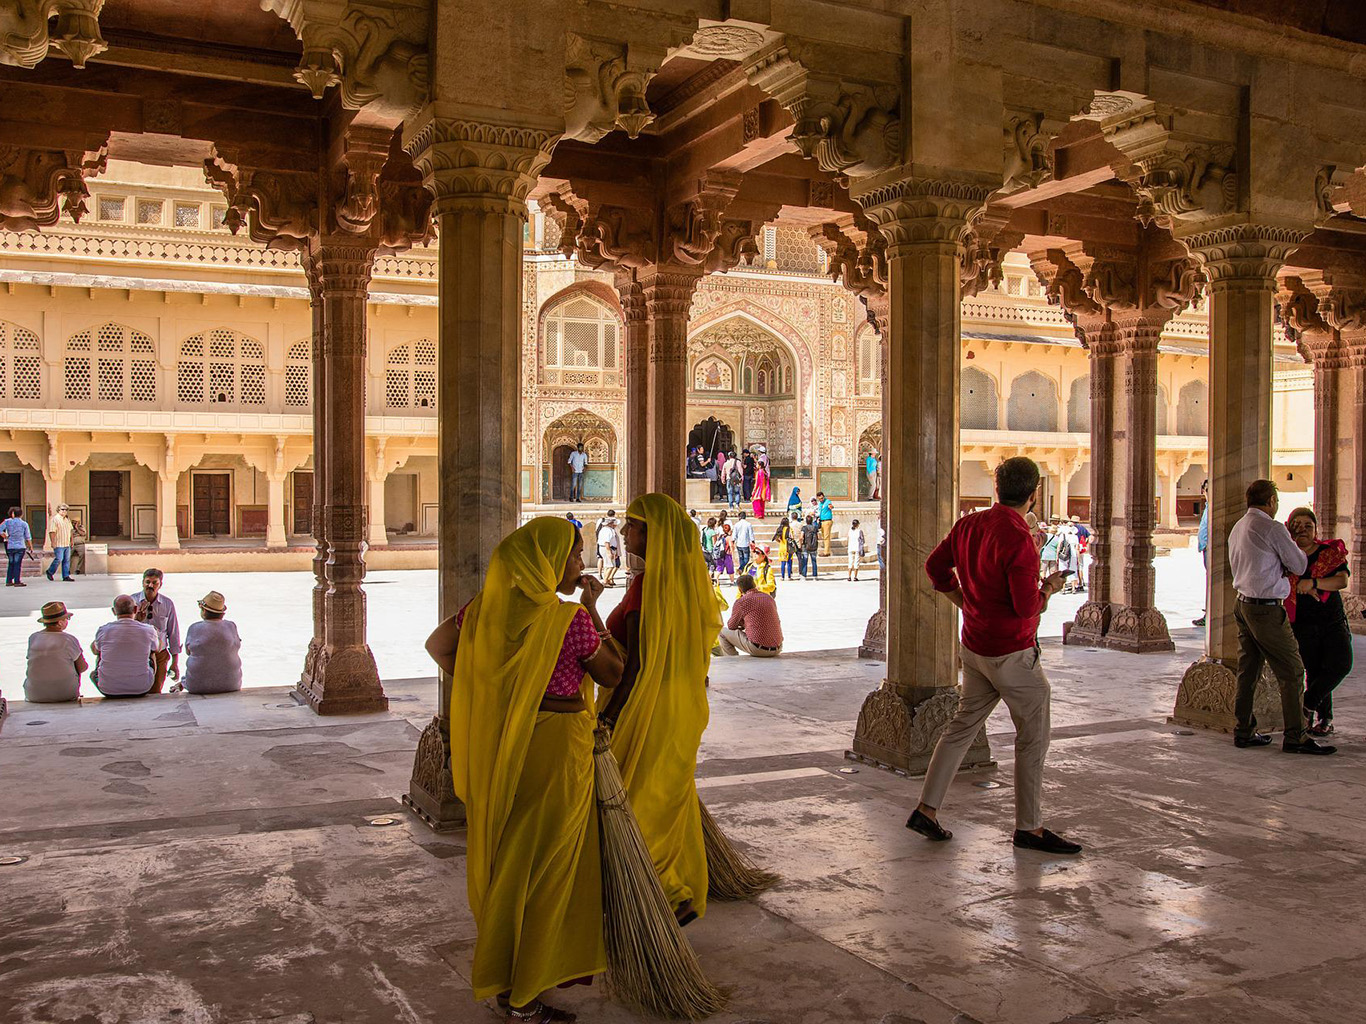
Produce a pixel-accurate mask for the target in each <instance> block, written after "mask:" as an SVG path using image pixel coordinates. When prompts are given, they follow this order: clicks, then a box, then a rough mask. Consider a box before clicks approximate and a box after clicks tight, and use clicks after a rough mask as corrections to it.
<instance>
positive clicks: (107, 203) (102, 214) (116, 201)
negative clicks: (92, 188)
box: [96, 196, 124, 220]
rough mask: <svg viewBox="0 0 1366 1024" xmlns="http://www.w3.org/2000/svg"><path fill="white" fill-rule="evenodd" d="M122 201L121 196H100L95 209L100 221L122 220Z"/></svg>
mask: <svg viewBox="0 0 1366 1024" xmlns="http://www.w3.org/2000/svg"><path fill="white" fill-rule="evenodd" d="M123 208H124V200H123V198H122V197H121V196H100V199H99V203H98V204H97V206H96V209H97V210H98V211H99V214H98V216H99V219H100V220H123Z"/></svg>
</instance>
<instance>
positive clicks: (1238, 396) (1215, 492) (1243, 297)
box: [1172, 224, 1301, 732]
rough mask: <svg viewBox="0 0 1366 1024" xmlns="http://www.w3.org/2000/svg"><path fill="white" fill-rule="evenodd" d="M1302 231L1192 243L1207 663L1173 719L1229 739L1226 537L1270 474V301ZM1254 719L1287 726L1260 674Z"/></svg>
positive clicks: (1217, 233) (1200, 238)
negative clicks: (1205, 531) (1202, 291)
mask: <svg viewBox="0 0 1366 1024" xmlns="http://www.w3.org/2000/svg"><path fill="white" fill-rule="evenodd" d="M1300 237H1301V236H1300V234H1299V233H1298V232H1294V231H1289V230H1284V229H1278V228H1271V227H1265V226H1261V225H1255V224H1241V225H1235V226H1232V227H1228V228H1221V229H1216V230H1213V231H1206V232H1201V233H1199V234H1195V235H1192V236H1191V237H1189V238H1187V239H1186V242H1187V245H1188V246H1189V247H1190V249H1191V252H1192V253H1195V254H1197V255H1198V256H1199V258H1200V260H1201V262H1202V264H1203V267H1204V271H1205V276H1206V278H1207V279H1208V280H1209V336H1210V431H1209V459H1210V474H1209V481H1210V494H1209V500H1210V524H1209V525H1210V543H1209V581H1210V582H1209V587H1210V592H1209V604H1208V611H1207V613H1206V616H1207V619H1208V626H1207V627H1206V640H1205V656H1204V657H1203V658H1201V659H1200V660H1199V661H1196V662H1195V663H1194V664H1192V665H1191V666H1190V667H1189V668H1188V669H1186V672H1185V675H1184V676H1183V677H1182V679H1181V686H1180V688H1179V689H1178V691H1177V695H1176V706H1175V709H1174V710H1173V712H1172V720H1173V721H1176V722H1180V723H1183V724H1189V725H1200V726H1205V727H1208V728H1215V729H1221V730H1223V731H1226V732H1231V731H1232V729H1233V726H1234V724H1235V718H1234V714H1233V700H1234V693H1235V673H1236V670H1237V665H1238V629H1237V623H1235V622H1234V619H1233V607H1234V600H1235V598H1236V595H1235V593H1234V590H1233V580H1232V571H1231V570H1230V568H1229V563H1228V534H1229V530H1231V529H1232V528H1233V524H1234V523H1235V522H1237V520H1238V519H1239V518H1241V516H1242V515H1243V514H1244V513H1245V511H1246V508H1247V501H1246V495H1245V492H1246V490H1247V485H1248V484H1250V483H1251V482H1252V481H1253V480H1257V479H1264V478H1266V477H1268V476H1270V473H1271V356H1272V348H1271V346H1272V297H1273V295H1274V293H1275V289H1276V272H1277V270H1278V269H1279V267H1280V266H1281V264H1282V263H1283V262H1284V261H1285V257H1286V255H1287V254H1288V253H1289V252H1290V250H1291V249H1292V248H1293V247H1294V245H1295V244H1296V243H1297V242H1298V241H1299V238H1300ZM1254 713H1255V714H1256V716H1257V721H1258V724H1259V725H1260V726H1261V727H1262V728H1263V729H1276V728H1279V727H1280V726H1281V714H1280V701H1279V698H1278V697H1277V696H1276V695H1275V693H1274V686H1273V685H1272V684H1270V683H1269V681H1268V680H1267V677H1266V676H1265V675H1263V680H1262V683H1261V684H1259V686H1258V688H1257V695H1256V703H1255V708H1254Z"/></svg>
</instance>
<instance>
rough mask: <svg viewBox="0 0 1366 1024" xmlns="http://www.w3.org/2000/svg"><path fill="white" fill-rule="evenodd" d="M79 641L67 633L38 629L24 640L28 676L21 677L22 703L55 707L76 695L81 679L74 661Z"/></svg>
mask: <svg viewBox="0 0 1366 1024" xmlns="http://www.w3.org/2000/svg"><path fill="white" fill-rule="evenodd" d="M80 657H81V642H80V641H79V640H77V639H76V638H75V637H74V636H72V635H71V634H70V633H53V632H51V631H49V630H46V629H44V630H39V631H38V632H37V633H34V634H33V635H32V636H30V637H29V638H28V674H27V675H26V676H24V700H27V701H32V702H33V703H35V704H55V703H56V702H58V701H63V700H75V699H76V698H77V697H78V696H80V692H81V679H80V676H78V675H77V674H76V662H77V661H78V660H79V659H80Z"/></svg>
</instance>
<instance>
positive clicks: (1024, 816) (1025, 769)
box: [920, 647, 1051, 831]
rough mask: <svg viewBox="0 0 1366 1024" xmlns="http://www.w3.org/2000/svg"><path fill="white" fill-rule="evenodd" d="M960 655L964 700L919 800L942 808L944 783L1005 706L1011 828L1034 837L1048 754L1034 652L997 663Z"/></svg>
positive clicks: (1044, 694)
mask: <svg viewBox="0 0 1366 1024" xmlns="http://www.w3.org/2000/svg"><path fill="white" fill-rule="evenodd" d="M959 649H960V651H961V652H962V655H963V696H962V698H961V699H960V700H959V702H958V713H957V714H956V715H954V716H953V721H951V722H950V723H949V724H948V725H947V726H945V728H944V732H943V734H942V735H941V736H940V737H939V742H938V743H936V744H935V747H934V755H933V756H932V757H931V758H930V768H929V771H928V772H926V773H925V788H924V789H923V790H922V791H921V794H920V800H921V802H922V803H924V804H925V805H926V806H927V807H933V808H938V807H940V806H942V804H943V801H944V795H945V794H946V793H947V792H948V791H949V783H950V782H952V781H953V777H954V775H955V774H957V772H958V766H959V765H960V764H962V763H963V756H964V755H965V754H966V753H967V752H968V748H969V747H971V746H972V741H973V740H974V739H976V738H977V733H978V732H979V731H980V730H981V728H982V725H983V723H985V722H986V720H987V716H988V715H990V714H991V712H992V710H993V709H994V708H995V707H996V704H997V702H998V701H1002V700H1004V701H1005V702H1006V707H1007V708H1009V709H1010V717H1011V720H1012V721H1014V723H1015V827H1016V828H1017V829H1023V830H1025V831H1033V830H1034V829H1036V828H1042V827H1043V816H1042V815H1043V812H1042V810H1041V803H1042V797H1043V761H1044V756H1045V755H1046V754H1047V753H1048V732H1049V694H1050V693H1051V690H1050V689H1049V686H1048V679H1047V678H1046V677H1045V676H1044V674H1043V667H1042V666H1041V665H1040V664H1039V649H1038V648H1037V647H1027V648H1025V649H1024V650H1023V651H1016V652H1014V653H1013V654H1007V655H1004V656H1002V657H999V658H985V657H983V656H982V655H980V654H973V653H972V651H970V650H968V649H967V648H966V647H961V648H959Z"/></svg>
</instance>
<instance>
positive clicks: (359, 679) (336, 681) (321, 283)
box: [298, 237, 389, 715]
mask: <svg viewBox="0 0 1366 1024" xmlns="http://www.w3.org/2000/svg"><path fill="white" fill-rule="evenodd" d="M375 252H376V250H375V247H374V246H373V245H370V244H366V243H364V242H361V241H357V240H355V239H351V238H348V237H340V238H336V237H325V238H323V239H321V240H320V243H319V244H318V245H317V246H316V248H314V249H313V250H312V251H311V252H310V253H309V255H308V257H307V258H308V260H309V262H310V263H311V264H312V267H313V272H314V273H315V274H316V275H317V280H318V291H319V294H320V296H321V299H322V321H323V345H322V349H323V387H324V391H325V395H326V403H327V404H326V407H325V412H324V417H323V442H324V443H323V445H322V448H323V464H324V465H325V466H326V484H325V487H324V488H323V489H322V490H321V498H320V501H321V505H322V508H321V513H322V521H323V523H324V527H323V528H324V530H325V531H326V535H327V540H328V552H327V561H326V562H325V563H324V565H323V571H324V575H325V577H326V580H327V592H326V593H325V594H324V595H323V602H322V613H323V631H322V632H323V636H322V645H321V648H320V650H319V652H318V656H317V658H316V660H315V661H314V664H313V672H312V675H311V676H310V677H309V678H308V679H307V680H300V683H299V687H298V695H299V697H300V699H302V700H304V701H305V702H307V703H308V705H309V706H310V707H311V708H313V710H314V711H316V712H318V714H322V715H327V714H354V713H360V712H371V711H383V710H384V709H386V708H387V707H388V706H389V700H388V698H387V697H385V695H384V688H383V686H382V685H381V684H380V679H379V669H378V667H377V666H376V665H375V656H374V655H373V654H372V653H371V652H370V647H369V645H368V644H367V643H366V639H365V591H364V589H363V588H362V586H361V584H362V583H363V582H364V580H365V560H364V544H365V346H366V322H365V316H366V301H367V296H368V291H369V284H370V274H371V271H372V269H373V266H374V259H375ZM317 447H318V446H317V442H316V440H315V443H314V450H315V452H316V451H317Z"/></svg>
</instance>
